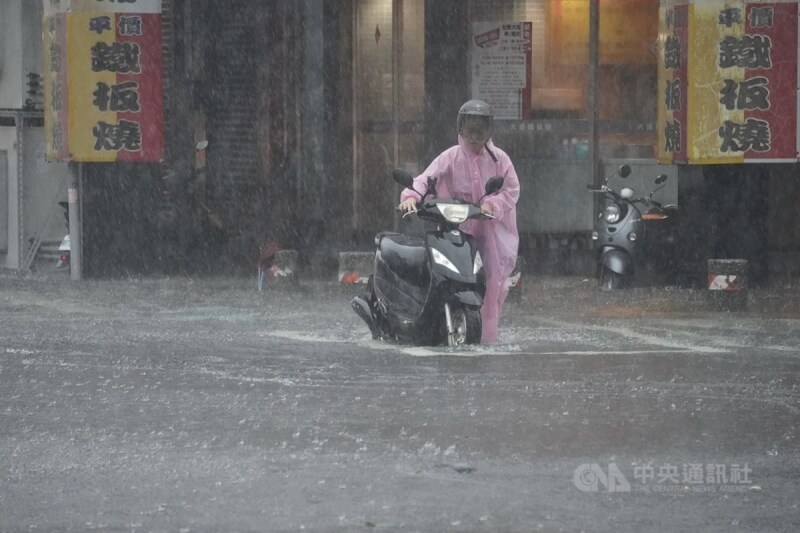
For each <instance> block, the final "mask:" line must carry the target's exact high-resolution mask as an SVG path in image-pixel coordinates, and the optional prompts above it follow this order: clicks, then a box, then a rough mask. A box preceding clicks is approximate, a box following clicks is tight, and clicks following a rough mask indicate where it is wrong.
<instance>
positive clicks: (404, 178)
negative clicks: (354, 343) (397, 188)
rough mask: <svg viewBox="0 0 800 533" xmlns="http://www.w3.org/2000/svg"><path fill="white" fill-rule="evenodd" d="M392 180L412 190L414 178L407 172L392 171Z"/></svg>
mask: <svg viewBox="0 0 800 533" xmlns="http://www.w3.org/2000/svg"><path fill="white" fill-rule="evenodd" d="M392 179H393V180H394V181H395V182H397V183H398V184H400V185H402V186H403V187H405V188H406V189H411V187H412V186H413V184H414V176H412V175H411V173H410V172H408V171H407V170H403V169H400V168H396V169H394V170H393V171H392Z"/></svg>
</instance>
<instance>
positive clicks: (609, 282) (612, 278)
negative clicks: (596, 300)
mask: <svg viewBox="0 0 800 533" xmlns="http://www.w3.org/2000/svg"><path fill="white" fill-rule="evenodd" d="M624 286H625V276H624V275H622V274H618V273H617V272H614V271H613V270H611V269H610V268H608V267H605V266H604V267H603V268H602V269H601V270H600V289H601V290H603V291H616V290H619V289H622V288H623V287H624Z"/></svg>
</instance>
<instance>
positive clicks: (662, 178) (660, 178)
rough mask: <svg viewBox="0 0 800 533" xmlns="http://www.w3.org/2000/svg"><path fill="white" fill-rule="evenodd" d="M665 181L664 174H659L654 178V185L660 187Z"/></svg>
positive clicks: (665, 176)
mask: <svg viewBox="0 0 800 533" xmlns="http://www.w3.org/2000/svg"><path fill="white" fill-rule="evenodd" d="M665 181H667V175H666V174H661V175H659V176H658V177H657V178H656V185H661V184H662V183H664V182H665Z"/></svg>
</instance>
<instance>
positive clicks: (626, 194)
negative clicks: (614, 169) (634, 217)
mask: <svg viewBox="0 0 800 533" xmlns="http://www.w3.org/2000/svg"><path fill="white" fill-rule="evenodd" d="M619 195H620V196H622V197H623V198H624V199H625V200H630V199H631V198H633V189H631V188H630V187H625V188H624V189H622V190H621V191H619Z"/></svg>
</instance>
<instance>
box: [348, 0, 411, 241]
mask: <svg viewBox="0 0 800 533" xmlns="http://www.w3.org/2000/svg"><path fill="white" fill-rule="evenodd" d="M355 25H356V27H355V31H354V34H355V43H354V52H353V53H354V56H355V61H354V64H355V74H354V87H353V102H354V105H353V113H354V117H353V119H354V124H355V133H354V137H355V138H354V140H353V160H354V167H355V174H354V182H353V204H354V209H353V227H354V229H355V230H356V233H357V234H359V235H361V234H373V233H375V232H377V231H381V230H386V229H390V228H392V227H396V224H397V217H396V213H395V211H394V207H395V206H396V205H397V203H398V197H399V192H400V188H399V187H398V186H396V185H395V183H394V182H393V181H392V179H391V172H392V169H394V168H405V169H406V170H408V171H410V172H412V173H413V174H415V175H416V174H417V173H418V172H420V171H421V170H423V169H421V168H419V165H420V154H421V144H422V134H423V131H422V129H423V123H424V112H425V54H424V51H425V2H424V0H357V2H356V18H355Z"/></svg>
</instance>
